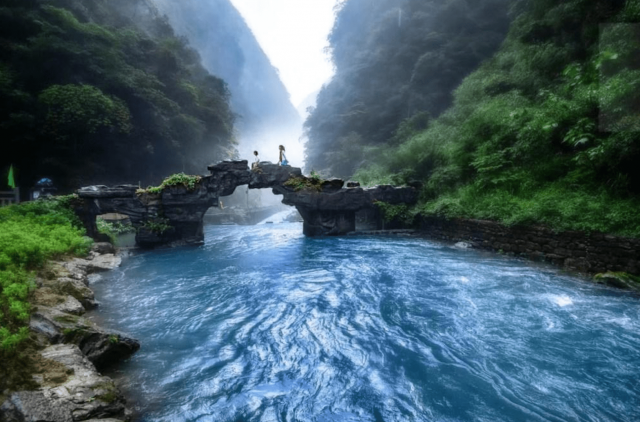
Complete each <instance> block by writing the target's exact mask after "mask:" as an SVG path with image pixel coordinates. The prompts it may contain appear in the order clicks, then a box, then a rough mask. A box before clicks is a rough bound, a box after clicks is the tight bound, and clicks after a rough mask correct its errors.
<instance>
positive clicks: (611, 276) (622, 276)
mask: <svg viewBox="0 0 640 422" xmlns="http://www.w3.org/2000/svg"><path fill="white" fill-rule="evenodd" d="M593 279H594V280H595V282H596V283H599V284H604V285H607V286H612V287H618V288H620V289H628V290H636V291H640V277H636V276H633V275H631V274H628V273H624V272H613V271H608V272H606V273H600V274H596V275H595V276H594V277H593Z"/></svg>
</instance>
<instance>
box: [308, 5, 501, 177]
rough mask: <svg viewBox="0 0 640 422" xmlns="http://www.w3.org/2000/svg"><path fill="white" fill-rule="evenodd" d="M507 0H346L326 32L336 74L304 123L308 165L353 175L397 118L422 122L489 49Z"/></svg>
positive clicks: (497, 39)
mask: <svg viewBox="0 0 640 422" xmlns="http://www.w3.org/2000/svg"><path fill="white" fill-rule="evenodd" d="M511 3H512V1H510V0H474V1H471V0H449V1H445V0H377V1H369V0H345V1H342V2H341V4H340V5H339V6H338V7H339V9H338V11H337V15H336V22H335V25H334V27H333V30H332V32H331V34H330V36H329V42H330V50H331V53H332V60H333V63H334V65H335V69H336V74H335V76H334V77H333V79H332V81H331V82H330V83H329V84H328V85H326V86H325V87H324V88H323V89H322V91H321V92H320V94H319V96H318V99H317V106H316V108H315V109H314V110H313V112H312V113H311V115H310V116H309V118H308V119H307V121H306V122H305V127H306V134H307V137H308V141H307V144H306V156H307V167H308V168H313V169H315V170H317V171H324V172H326V173H327V174H331V175H334V176H350V175H351V174H353V172H354V171H355V169H356V168H357V167H358V166H359V165H360V164H362V162H363V160H364V159H365V152H366V150H367V147H371V146H379V145H383V144H386V143H391V144H393V143H394V142H395V141H394V140H393V136H394V133H395V132H396V131H397V129H398V127H399V126H400V124H401V122H403V121H405V120H408V122H407V123H406V124H405V126H406V127H415V128H424V127H426V125H427V124H428V122H429V120H430V119H432V118H433V117H436V116H438V115H439V114H440V113H442V111H443V110H445V109H446V108H447V107H448V106H449V105H450V104H451V93H452V91H453V89H454V88H455V87H456V86H457V85H458V84H459V83H460V82H461V81H462V79H463V78H464V77H465V76H467V75H468V74H469V73H471V72H472V71H473V70H475V69H476V68H477V67H478V66H479V64H480V63H481V62H482V60H484V59H487V58H489V57H491V56H492V55H493V53H494V52H495V51H496V50H497V48H498V47H499V46H500V44H501V43H502V41H503V39H504V37H505V34H506V32H507V29H508V26H509V17H508V12H509V6H510V4H511Z"/></svg>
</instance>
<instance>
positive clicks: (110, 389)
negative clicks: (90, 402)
mask: <svg viewBox="0 0 640 422" xmlns="http://www.w3.org/2000/svg"><path fill="white" fill-rule="evenodd" d="M95 389H96V390H103V391H104V392H103V393H102V394H98V395H96V396H94V397H93V398H94V399H95V400H100V401H103V402H105V403H113V402H114V401H116V400H117V399H118V392H117V390H116V387H115V385H114V384H110V383H104V384H99V385H97V386H95Z"/></svg>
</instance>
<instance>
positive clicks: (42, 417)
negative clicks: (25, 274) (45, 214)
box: [0, 243, 140, 422]
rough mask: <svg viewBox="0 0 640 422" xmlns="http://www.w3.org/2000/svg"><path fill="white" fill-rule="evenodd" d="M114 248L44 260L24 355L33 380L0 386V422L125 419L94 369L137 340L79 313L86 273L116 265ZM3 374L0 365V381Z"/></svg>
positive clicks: (90, 300)
mask: <svg viewBox="0 0 640 422" xmlns="http://www.w3.org/2000/svg"><path fill="white" fill-rule="evenodd" d="M114 252H115V251H114V249H113V246H112V245H109V244H101V243H96V244H94V245H93V247H92V251H91V252H90V253H89V255H88V256H87V257H86V258H85V259H79V258H74V259H71V260H65V261H54V262H49V264H48V265H47V268H46V270H45V271H43V272H42V273H41V274H40V276H39V277H38V279H37V289H36V290H35V291H34V298H33V305H34V311H35V312H34V313H33V314H32V315H31V318H30V322H29V328H30V331H31V338H32V339H33V340H34V341H35V343H36V345H37V348H38V349H40V348H42V350H39V351H29V350H28V351H26V352H25V353H34V354H35V355H37V356H33V357H32V359H33V361H34V362H35V363H34V368H33V370H34V372H33V373H32V378H33V381H34V382H35V386H33V387H32V388H31V389H26V390H23V391H15V392H9V391H0V396H1V397H2V399H0V421H3V422H4V421H7V422H14V421H15V422H22V421H51V422H72V421H104V422H113V421H121V420H129V419H130V416H129V413H128V411H127V409H126V408H125V404H126V403H125V399H124V397H123V396H122V394H121V393H120V391H119V390H118V388H117V387H116V385H115V383H114V381H113V380H112V379H110V378H109V377H106V376H102V375H101V374H100V373H99V372H98V371H101V370H103V369H104V368H106V367H107V366H109V365H110V364H113V363H115V362H118V361H121V360H123V359H126V358H128V357H130V356H131V355H132V354H133V353H135V352H136V351H137V350H138V349H139V348H140V343H139V342H138V341H137V340H135V339H133V338H131V337H130V336H128V335H127V334H124V333H121V332H119V331H115V330H110V329H105V328H102V327H99V326H97V325H96V324H95V323H94V322H92V321H91V320H89V319H87V318H84V317H82V315H83V314H84V313H85V310H86V309H90V308H93V307H94V306H96V302H95V300H94V295H93V292H92V291H91V290H90V289H89V287H88V285H89V279H88V276H89V274H92V273H96V272H100V271H107V270H109V269H112V268H115V267H117V266H118V265H120V261H121V259H120V257H118V256H116V255H115V254H114ZM85 308H86V309H85ZM0 369H4V368H2V366H0ZM3 374H4V371H3V370H0V386H2V385H3V381H5V380H3V379H2V377H3V376H4V375H3ZM0 390H2V388H0Z"/></svg>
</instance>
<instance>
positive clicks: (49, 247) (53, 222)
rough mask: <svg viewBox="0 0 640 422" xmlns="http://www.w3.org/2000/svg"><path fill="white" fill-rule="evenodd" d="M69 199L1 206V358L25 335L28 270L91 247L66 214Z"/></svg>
mask: <svg viewBox="0 0 640 422" xmlns="http://www.w3.org/2000/svg"><path fill="white" fill-rule="evenodd" d="M70 200H73V198H68V197H67V198H64V197H63V198H59V199H54V200H40V201H36V202H27V203H24V204H21V205H12V206H9V207H4V208H0V354H2V353H6V352H10V351H12V350H14V349H15V347H16V346H17V345H18V344H19V343H20V342H21V341H23V340H25V339H26V338H27V336H28V327H27V325H28V320H29V312H30V307H29V301H28V297H29V293H30V292H31V291H32V290H33V288H34V286H35V285H34V281H33V278H34V277H33V274H32V272H33V271H35V270H37V269H38V268H40V267H41V266H42V265H43V264H44V263H45V260H47V259H49V258H52V257H55V256H61V255H64V254H83V253H86V252H87V250H88V247H89V246H90V244H91V240H90V239H89V238H86V237H83V234H84V229H83V228H82V225H81V223H80V221H79V220H78V218H77V217H76V215H75V214H74V213H73V212H72V211H71V208H70V207H69V204H68V201H70Z"/></svg>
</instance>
